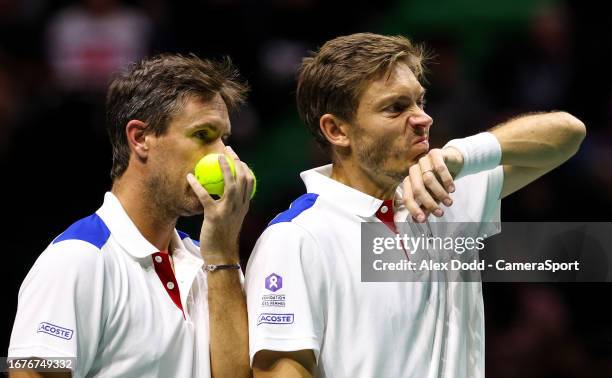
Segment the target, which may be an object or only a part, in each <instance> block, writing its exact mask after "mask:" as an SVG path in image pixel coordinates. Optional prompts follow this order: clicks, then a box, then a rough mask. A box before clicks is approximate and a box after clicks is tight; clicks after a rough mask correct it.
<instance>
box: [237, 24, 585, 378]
mask: <svg viewBox="0 0 612 378" xmlns="http://www.w3.org/2000/svg"><path fill="white" fill-rule="evenodd" d="M422 75H423V53H422V50H421V49H420V48H419V47H417V46H415V45H414V44H413V43H411V42H410V41H409V40H408V39H406V38H404V37H391V36H383V35H376V34H370V33H363V34H353V35H349V36H343V37H339V38H336V39H333V40H331V41H328V42H327V43H325V44H324V45H323V46H322V47H321V48H320V50H319V51H317V52H316V53H315V54H313V55H312V56H311V57H307V58H305V59H304V60H303V62H302V65H301V69H300V73H299V78H298V87H297V104H298V110H299V113H300V116H301V118H302V120H303V121H304V123H305V124H306V126H307V127H308V129H309V130H310V131H311V132H312V133H313V135H314V137H315V139H316V140H317V141H318V142H319V143H320V144H321V145H322V146H323V147H324V148H325V149H326V151H328V153H329V156H330V158H331V161H332V164H330V165H327V166H323V167H319V168H314V169H311V170H309V171H305V172H302V173H301V178H302V180H303V181H304V183H305V185H306V191H307V193H306V194H304V195H303V196H301V197H300V198H298V199H297V200H295V201H294V202H293V203H292V204H291V206H290V208H289V209H288V210H287V211H285V212H283V213H281V214H279V215H278V216H277V217H276V218H274V219H273V220H272V221H271V222H270V224H269V226H268V227H267V229H266V230H265V231H264V233H263V234H262V235H261V237H260V238H259V240H258V242H257V244H256V246H255V248H254V251H253V254H252V255H251V258H250V260H249V264H248V267H247V273H246V290H247V303H248V312H249V336H250V339H249V343H250V358H251V363H252V366H253V369H254V375H255V376H256V377H257V376H266V377H268V376H274V377H308V376H312V375H316V376H322V377H415V378H417V377H418V378H423V377H429V378H434V377H460V378H461V377H464V378H474V377H482V376H484V342H485V335H484V311H483V302H482V292H481V285H480V283H479V282H463V283H461V282H444V281H441V282H440V281H430V282H361V265H360V258H361V256H360V251H361V249H360V225H361V222H385V223H387V224H389V223H391V224H392V225H394V224H396V223H397V222H400V221H402V222H403V221H409V222H413V223H414V224H424V225H426V224H427V222H435V221H439V222H441V221H445V222H451V221H455V222H495V221H499V220H500V212H499V209H500V200H501V199H502V198H504V197H505V196H507V195H509V194H510V193H512V192H514V191H516V190H519V189H520V188H522V187H524V186H525V185H527V184H529V183H530V182H532V181H534V180H536V179H537V178H538V177H540V176H542V175H544V174H545V173H546V172H548V171H550V170H552V169H554V168H555V167H557V166H559V165H560V164H562V163H563V162H564V161H566V160H567V159H568V158H570V157H571V156H572V155H573V154H574V153H575V152H576V151H577V150H578V148H579V145H580V143H581V141H582V140H583V138H584V137H585V132H586V131H585V126H584V124H583V123H582V122H581V121H579V120H578V119H576V118H575V117H573V116H572V115H570V114H568V113H565V112H550V113H534V114H529V115H523V116H518V117H516V118H513V119H511V120H509V121H507V122H505V123H504V124H501V125H497V126H495V127H493V128H492V129H491V130H489V131H486V132H483V133H480V134H477V135H473V136H469V137H467V138H463V139H457V140H452V141H449V142H448V144H447V145H446V146H445V147H444V148H442V149H430V145H429V136H430V133H431V132H432V130H434V129H432V128H431V127H432V123H433V120H432V118H431V117H430V116H429V115H428V114H427V113H426V111H425V106H424V105H425V88H424V87H423V85H422ZM497 231H498V230H497Z"/></svg>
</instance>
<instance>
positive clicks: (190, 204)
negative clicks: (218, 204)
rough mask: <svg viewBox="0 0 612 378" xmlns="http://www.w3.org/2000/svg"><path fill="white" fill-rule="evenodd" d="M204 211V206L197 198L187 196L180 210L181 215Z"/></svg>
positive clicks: (189, 215) (185, 215)
mask: <svg viewBox="0 0 612 378" xmlns="http://www.w3.org/2000/svg"><path fill="white" fill-rule="evenodd" d="M203 212H204V207H202V204H201V203H200V201H199V200H198V199H197V198H187V200H186V201H185V203H184V206H183V209H182V211H181V216H182V217H192V216H194V215H199V214H202V213H203Z"/></svg>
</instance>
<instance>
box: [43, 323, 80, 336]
mask: <svg viewBox="0 0 612 378" xmlns="http://www.w3.org/2000/svg"><path fill="white" fill-rule="evenodd" d="M36 332H37V333H38V332H43V333H46V334H49V335H51V336H55V337H59V338H60V339H65V340H70V339H72V334H73V333H74V331H73V330H71V329H68V328H64V327H60V326H56V325H54V324H51V323H47V322H42V323H40V324H39V325H38V331H36Z"/></svg>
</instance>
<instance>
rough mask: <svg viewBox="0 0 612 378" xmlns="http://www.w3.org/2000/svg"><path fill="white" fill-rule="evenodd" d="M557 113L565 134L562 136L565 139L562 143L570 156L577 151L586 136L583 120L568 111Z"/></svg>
mask: <svg viewBox="0 0 612 378" xmlns="http://www.w3.org/2000/svg"><path fill="white" fill-rule="evenodd" d="M559 115H560V117H561V122H560V125H561V126H562V128H563V134H564V136H565V138H563V139H565V143H564V144H565V145H566V150H567V151H568V152H569V155H570V156H572V155H574V154H575V153H576V152H578V149H579V148H580V145H581V144H582V141H583V140H584V138H585V137H586V126H585V124H584V122H582V121H581V120H579V119H578V118H576V117H574V116H573V115H571V114H569V113H565V112H561V113H559Z"/></svg>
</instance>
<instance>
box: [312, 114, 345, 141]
mask: <svg viewBox="0 0 612 378" xmlns="http://www.w3.org/2000/svg"><path fill="white" fill-rule="evenodd" d="M347 127H348V124H346V123H345V122H342V121H341V120H339V119H338V118H337V117H336V116H334V115H332V114H323V116H321V118H320V119H319V128H320V129H321V132H322V133H323V135H324V136H325V138H326V139H327V140H328V141H329V143H331V145H332V146H337V147H343V148H346V147H349V146H350V145H351V140H350V138H349V137H348V134H347Z"/></svg>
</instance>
